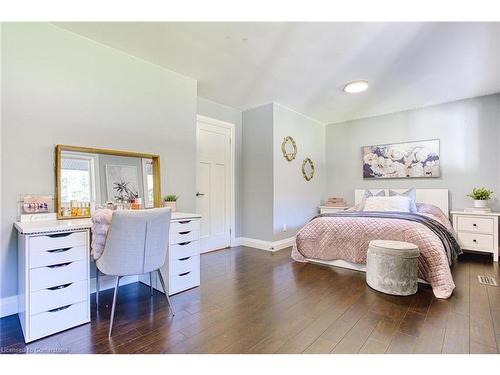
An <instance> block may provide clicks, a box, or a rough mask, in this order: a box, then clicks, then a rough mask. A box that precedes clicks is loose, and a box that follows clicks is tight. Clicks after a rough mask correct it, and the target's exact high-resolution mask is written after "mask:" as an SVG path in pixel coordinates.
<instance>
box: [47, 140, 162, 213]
mask: <svg viewBox="0 0 500 375" xmlns="http://www.w3.org/2000/svg"><path fill="white" fill-rule="evenodd" d="M55 151H56V155H55V161H56V163H55V167H56V168H55V169H56V173H55V174H56V213H57V218H58V219H80V218H88V217H90V211H91V210H90V208H91V205H93V204H94V205H97V206H104V205H106V204H121V205H122V206H127V207H126V208H132V209H134V208H135V209H139V208H153V207H160V206H161V181H160V179H161V177H160V156H159V155H155V154H148V153H142V152H130V151H119V150H108V149H101V148H92V147H80V146H68V145H57V146H56V150H55Z"/></svg>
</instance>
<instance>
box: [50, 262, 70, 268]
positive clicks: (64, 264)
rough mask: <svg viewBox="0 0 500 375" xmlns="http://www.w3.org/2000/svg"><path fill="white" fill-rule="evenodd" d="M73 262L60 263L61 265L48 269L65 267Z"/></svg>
mask: <svg viewBox="0 0 500 375" xmlns="http://www.w3.org/2000/svg"><path fill="white" fill-rule="evenodd" d="M71 263H73V262H68V263H61V264H54V265H53V266H48V267H49V268H59V267H66V266H69V265H70V264H71Z"/></svg>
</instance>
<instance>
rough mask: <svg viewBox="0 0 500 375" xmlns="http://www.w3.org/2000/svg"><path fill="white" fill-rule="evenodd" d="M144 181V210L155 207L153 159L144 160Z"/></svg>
mask: <svg viewBox="0 0 500 375" xmlns="http://www.w3.org/2000/svg"><path fill="white" fill-rule="evenodd" d="M142 176H143V178H142V181H143V182H144V192H145V194H144V195H145V196H144V208H153V207H154V194H153V187H154V186H153V161H152V160H151V159H142Z"/></svg>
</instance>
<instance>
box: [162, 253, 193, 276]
mask: <svg viewBox="0 0 500 375" xmlns="http://www.w3.org/2000/svg"><path fill="white" fill-rule="evenodd" d="M169 266H170V267H169V272H170V274H171V275H174V276H175V275H180V274H182V273H186V272H193V271H196V272H200V256H199V255H193V256H190V257H184V258H180V259H173V260H171V261H170V264H169Z"/></svg>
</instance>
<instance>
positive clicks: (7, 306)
mask: <svg viewBox="0 0 500 375" xmlns="http://www.w3.org/2000/svg"><path fill="white" fill-rule="evenodd" d="M18 311H19V307H18V305H17V295H16V296H10V297H5V298H2V299H0V318H3V317H4V316H9V315H14V314H17V312H18Z"/></svg>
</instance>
